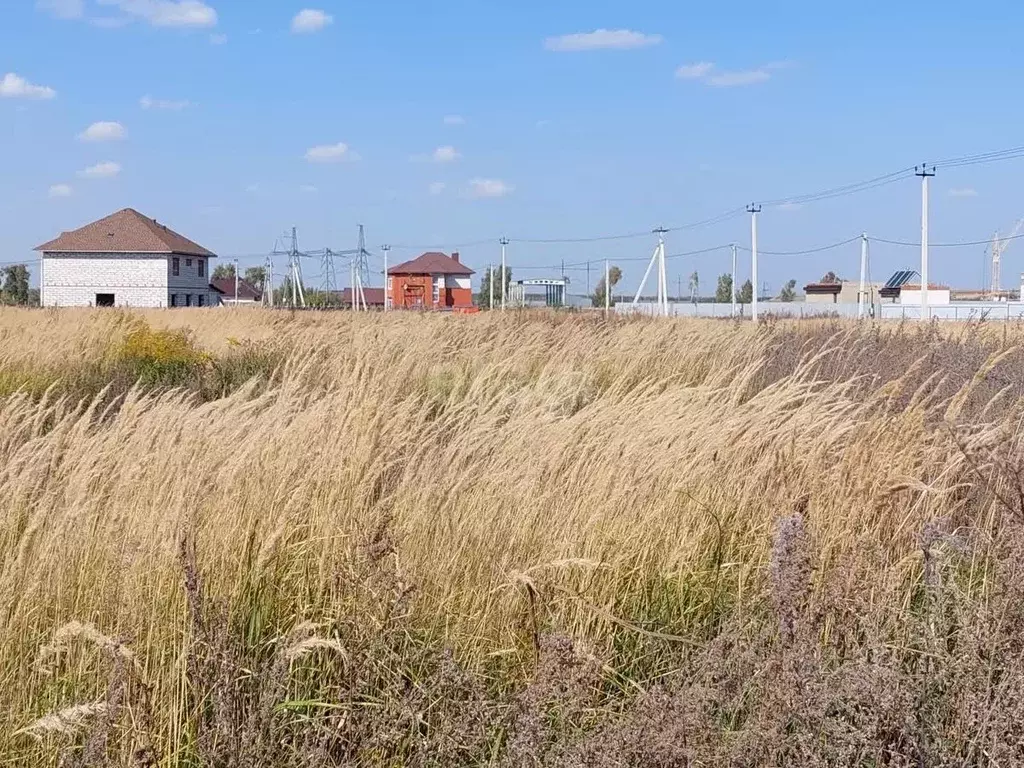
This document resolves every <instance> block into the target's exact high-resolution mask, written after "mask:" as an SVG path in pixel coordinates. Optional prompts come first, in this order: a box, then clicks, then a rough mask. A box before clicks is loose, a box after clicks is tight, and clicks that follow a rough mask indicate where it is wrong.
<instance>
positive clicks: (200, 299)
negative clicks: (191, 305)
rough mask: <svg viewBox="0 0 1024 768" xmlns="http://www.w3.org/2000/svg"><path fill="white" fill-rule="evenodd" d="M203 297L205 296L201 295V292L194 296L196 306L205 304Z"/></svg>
mask: <svg viewBox="0 0 1024 768" xmlns="http://www.w3.org/2000/svg"><path fill="white" fill-rule="evenodd" d="M205 298H206V297H205V296H203V294H201V293H200V294H199V295H198V296H196V306H198V307H202V306H205V304H206V302H205V301H204V299H205Z"/></svg>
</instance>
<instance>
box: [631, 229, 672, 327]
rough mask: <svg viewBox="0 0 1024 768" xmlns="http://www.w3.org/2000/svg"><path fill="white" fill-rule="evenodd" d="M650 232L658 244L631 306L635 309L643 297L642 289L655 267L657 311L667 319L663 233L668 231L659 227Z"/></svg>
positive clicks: (666, 285)
mask: <svg viewBox="0 0 1024 768" xmlns="http://www.w3.org/2000/svg"><path fill="white" fill-rule="evenodd" d="M652 231H653V233H654V234H656V235H657V236H658V244H657V245H656V246H655V247H654V253H653V254H652V255H651V260H650V261H649V262H648V264H647V270H646V271H645V272H644V276H643V278H642V279H641V280H640V287H639V288H637V289H636V296H634V297H633V306H634V307H636V306H637V305H638V304H639V303H640V296H641V295H643V292H644V287H645V286H646V285H647V278H648V277H650V276H651V270H652V269H654V267H655V266H657V268H658V311H659V312H660V313H661V314H662V315H665V316H666V317H667V316H668V284H667V282H666V279H665V233H666V232H668V230H667V229H665V228H664V227H659V228H658V229H655V230H652Z"/></svg>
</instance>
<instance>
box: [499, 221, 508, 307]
mask: <svg viewBox="0 0 1024 768" xmlns="http://www.w3.org/2000/svg"><path fill="white" fill-rule="evenodd" d="M499 242H500V243H501V311H502V312H504V311H505V247H506V246H507V245H508V243H509V239H508V238H507V237H503V238H501V240H500V241H499Z"/></svg>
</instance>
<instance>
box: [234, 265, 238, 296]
mask: <svg viewBox="0 0 1024 768" xmlns="http://www.w3.org/2000/svg"><path fill="white" fill-rule="evenodd" d="M235 306H236V307H237V306H238V259H235Z"/></svg>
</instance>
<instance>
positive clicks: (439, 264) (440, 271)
mask: <svg viewBox="0 0 1024 768" xmlns="http://www.w3.org/2000/svg"><path fill="white" fill-rule="evenodd" d="M388 274H389V275H472V274H473V270H472V269H470V268H469V267H467V266H466V265H465V264H463V263H461V262H460V261H459V254H458V253H453V254H452V255H451V256H446V255H445V254H443V253H438V252H436V251H431V252H429V253H424V254H423V255H422V256H418V257H417V258H415V259H413V260H412V261H406V262H403V263H402V264H398V265H397V266H394V267H391V269H389V270H388Z"/></svg>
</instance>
